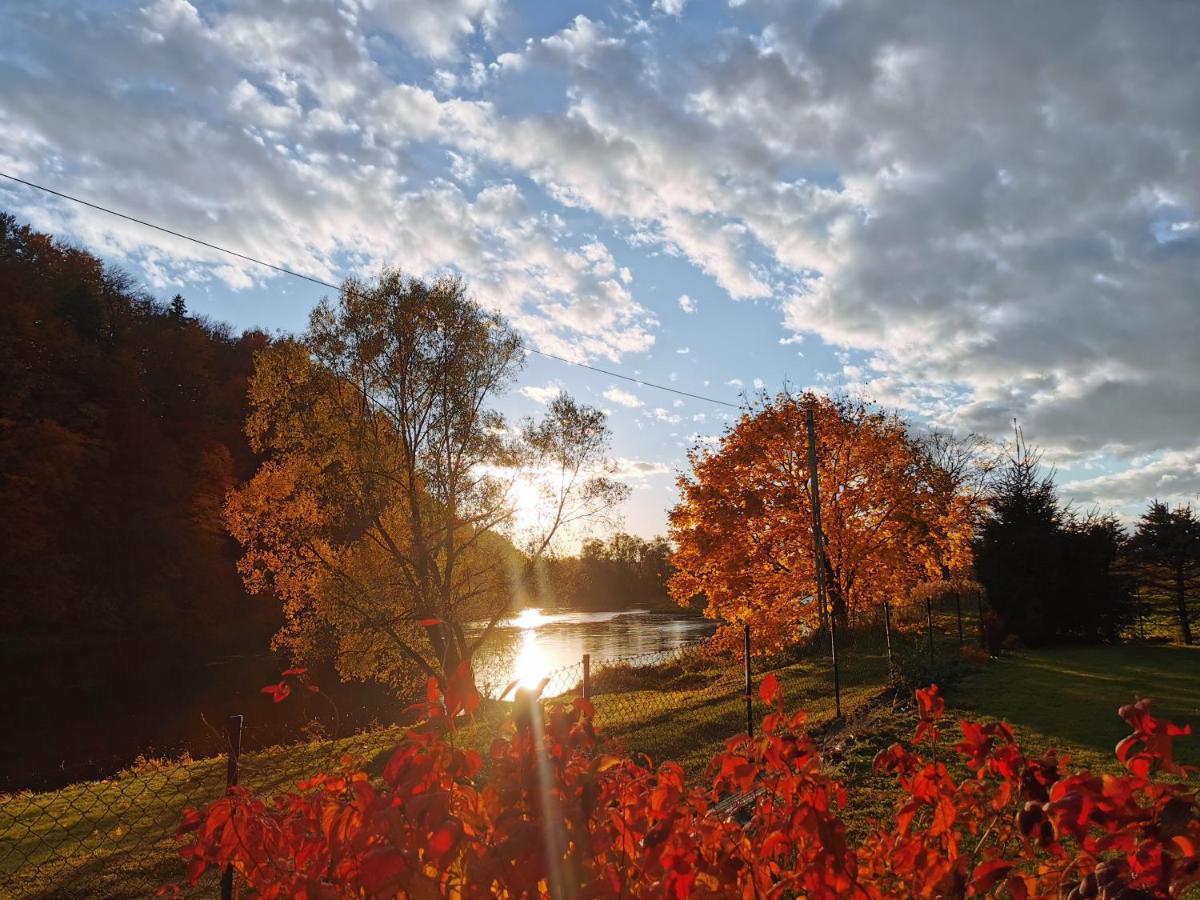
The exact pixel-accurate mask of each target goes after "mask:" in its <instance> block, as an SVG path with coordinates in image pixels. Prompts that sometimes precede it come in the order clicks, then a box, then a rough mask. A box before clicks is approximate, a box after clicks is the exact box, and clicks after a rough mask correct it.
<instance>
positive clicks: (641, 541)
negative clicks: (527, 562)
mask: <svg viewBox="0 0 1200 900" xmlns="http://www.w3.org/2000/svg"><path fill="white" fill-rule="evenodd" d="M670 575H671V545H670V543H669V542H668V541H667V539H666V538H665V537H655V538H651V539H649V540H646V539H645V538H640V537H638V536H636V535H632V534H624V533H618V534H615V535H613V536H612V537H610V538H609V539H608V540H606V541H602V540H596V539H591V540H586V541H584V542H583V545H582V547H581V548H580V551H579V555H578V556H560V557H555V558H552V559H548V560H546V561H545V563H544V564H543V565H542V566H541V569H540V571H539V578H538V580H537V588H536V591H537V594H536V596H535V597H534V598H533V602H534V603H535V605H540V606H551V607H567V608H570V609H576V610H582V611H592V610H617V609H653V610H671V611H674V612H678V611H679V606H678V605H676V604H675V602H674V601H673V600H671V598H670V597H669V596H667V579H668V578H669V577H670Z"/></svg>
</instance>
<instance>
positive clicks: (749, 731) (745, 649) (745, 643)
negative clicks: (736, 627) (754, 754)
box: [742, 625, 754, 737]
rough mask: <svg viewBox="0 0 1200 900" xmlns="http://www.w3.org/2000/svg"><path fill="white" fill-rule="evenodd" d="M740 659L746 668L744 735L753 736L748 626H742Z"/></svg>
mask: <svg viewBox="0 0 1200 900" xmlns="http://www.w3.org/2000/svg"><path fill="white" fill-rule="evenodd" d="M742 628H743V630H742V660H743V662H744V663H745V669H746V737H754V685H753V684H752V683H751V680H750V626H749V625H744V626H742Z"/></svg>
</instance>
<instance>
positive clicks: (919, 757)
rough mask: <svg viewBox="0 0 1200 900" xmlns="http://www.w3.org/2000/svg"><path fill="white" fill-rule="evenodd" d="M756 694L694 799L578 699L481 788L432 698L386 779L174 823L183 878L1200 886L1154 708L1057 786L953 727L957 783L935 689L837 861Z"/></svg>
mask: <svg viewBox="0 0 1200 900" xmlns="http://www.w3.org/2000/svg"><path fill="white" fill-rule="evenodd" d="M464 683H469V680H464ZM761 695H762V697H763V699H764V700H765V702H766V703H767V704H768V705H769V706H771V707H772V710H771V712H770V713H769V714H768V715H767V716H766V717H765V719H764V721H763V729H762V733H761V735H760V736H759V737H757V738H754V739H750V738H747V737H745V736H740V737H738V738H734V739H732V740H731V741H730V742H729V743H728V745H727V748H726V750H725V751H724V752H722V753H720V754H718V755H717V756H716V757H715V758H714V759H713V761H712V763H711V765H710V767H709V773H710V776H711V781H712V788H711V790H707V791H705V790H700V789H695V788H693V789H689V788H687V787H685V785H684V778H683V770H682V769H681V768H680V767H679V766H678V765H676V764H675V763H669V762H668V763H664V764H662V765H660V766H658V767H657V768H653V767H651V765H650V764H649V761H648V760H641V761H639V760H633V759H628V758H622V757H616V756H608V755H604V754H601V753H597V752H596V748H597V744H596V736H595V733H594V731H593V729H592V722H591V715H592V711H591V705H590V704H589V703H588V702H587V701H586V700H582V699H580V700H576V701H574V703H572V704H571V705H569V706H567V705H561V704H558V705H556V704H550V705H548V706H547V708H546V710H545V712H544V713H543V711H542V709H541V707H540V706H539V704H538V702H537V700H536V698H534V697H532V696H531V695H530V694H529V693H527V692H522V693H521V694H519V696H518V700H517V708H518V710H519V712H518V714H517V716H516V717H515V719H514V720H512V721H511V722H510V723H509V724H508V726H507V728H506V730H505V735H504V736H503V737H501V738H497V739H496V741H495V742H494V744H493V746H492V748H491V751H490V754H489V759H488V762H487V766H486V769H485V763H484V759H483V758H482V757H481V756H480V755H479V754H478V753H474V752H472V751H469V750H463V749H461V748H459V747H456V746H455V745H454V743H453V731H454V724H455V718H456V716H457V715H458V713H459V712H460V711H463V710H466V711H470V710H471V709H473V708H474V705H475V704H476V703H477V700H476V699H474V698H473V697H472V696H471V695H469V694H468V693H466V692H465V690H463V689H462V685H461V684H459V685H455V684H454V683H452V684H451V685H450V688H449V690H448V693H447V695H446V697H445V698H442V697H441V696H440V695H439V693H438V691H437V688H436V683H431V686H430V690H429V701H428V704H427V705H426V712H427V714H428V717H429V721H428V724H427V726H425V727H424V728H422V729H419V730H415V731H413V732H411V733H410V734H409V735H408V736H407V737H406V738H405V739H404V741H403V742H402V743H401V744H400V746H399V747H398V748H397V749H396V751H395V753H394V754H393V755H392V757H391V759H390V760H389V762H388V763H387V766H386V767H385V769H384V772H383V776H382V779H380V780H375V781H372V780H371V778H370V777H369V776H368V775H367V774H366V773H365V772H363V771H360V770H358V769H355V768H353V767H347V768H345V769H344V770H342V771H338V772H334V773H330V774H320V775H317V776H315V777H314V778H311V779H309V780H308V781H306V782H303V783H302V784H301V785H300V786H299V788H298V790H297V791H296V792H294V793H290V794H286V795H284V796H282V797H279V798H277V799H276V800H275V801H274V802H273V803H271V804H268V803H266V802H264V800H263V799H261V798H258V797H255V796H253V795H252V794H250V793H249V792H247V791H244V790H240V789H237V788H235V789H233V790H232V791H231V793H230V795H229V796H228V797H226V798H224V799H222V800H219V801H217V802H216V803H214V804H212V805H211V806H209V807H208V808H207V809H206V810H204V811H203V812H196V811H193V810H189V811H187V813H186V814H185V818H184V824H183V826H182V828H181V834H182V835H183V836H184V838H185V840H186V845H185V846H184V848H183V854H184V856H185V858H186V859H187V860H189V862H190V869H189V878H190V879H191V881H192V882H193V883H194V882H195V881H196V879H198V878H199V877H200V875H201V874H202V873H203V872H204V871H206V870H207V869H209V868H211V867H221V866H224V865H226V864H229V865H232V866H233V868H234V869H235V870H236V871H237V872H239V873H240V874H241V876H242V877H243V878H244V879H245V880H246V882H247V884H248V885H249V886H250V888H251V889H252V890H253V891H256V892H257V893H258V894H260V895H262V896H263V897H294V896H308V897H318V896H319V897H362V896H367V897H378V896H396V895H398V894H403V895H405V896H422V897H424V896H456V897H464V898H476V897H478V898H483V897H493V896H503V897H524V896H541V897H546V896H580V897H616V896H622V897H631V898H632V897H663V896H668V897H686V896H689V895H693V894H694V895H698V896H707V897H713V896H719V897H726V896H734V897H746V896H771V897H780V896H804V897H808V898H835V897H851V896H853V897H862V898H883V897H964V896H984V895H986V896H1008V897H1014V898H1017V897H1020V898H1025V897H1034V896H1038V897H1051V896H1053V897H1058V896H1061V895H1063V894H1066V893H1067V892H1068V891H1070V894H1071V896H1073V897H1074V896H1082V897H1088V898H1092V897H1099V898H1115V897H1118V896H1120V897H1129V898H1134V897H1136V898H1164V900H1165V898H1168V897H1175V896H1178V895H1179V894H1180V893H1181V892H1182V891H1183V890H1184V889H1185V888H1187V887H1188V886H1189V885H1191V884H1195V883H1196V882H1197V881H1200V862H1198V860H1197V850H1196V848H1197V845H1198V844H1200V818H1198V816H1197V797H1196V793H1195V791H1194V789H1193V788H1192V787H1191V785H1190V783H1189V782H1188V781H1187V779H1188V778H1190V777H1191V775H1192V774H1193V773H1192V771H1191V770H1189V769H1187V768H1185V767H1183V766H1181V765H1178V764H1176V763H1175V762H1174V761H1173V757H1172V751H1171V743H1172V741H1173V739H1174V738H1175V737H1177V736H1179V735H1182V734H1187V733H1188V731H1187V729H1184V728H1179V727H1177V726H1175V725H1172V724H1170V723H1168V722H1164V721H1160V720H1158V719H1155V718H1154V717H1153V716H1152V715H1151V711H1150V705H1149V702H1148V701H1140V702H1139V703H1137V704H1133V705H1130V706H1126V707H1123V708H1122V709H1121V711H1120V714H1121V716H1122V718H1124V719H1125V721H1126V722H1127V723H1128V724H1129V725H1130V727H1131V728H1132V731H1133V733H1132V734H1131V735H1130V737H1128V738H1126V739H1125V740H1123V741H1122V742H1121V743H1120V744H1118V745H1117V758H1118V760H1119V761H1120V762H1121V764H1122V765H1123V766H1124V769H1125V772H1124V774H1122V775H1119V776H1105V777H1104V778H1100V777H1098V776H1094V775H1092V774H1090V773H1088V772H1077V773H1074V774H1066V771H1065V770H1066V766H1065V762H1066V761H1065V759H1063V758H1062V757H1060V756H1058V755H1057V754H1056V753H1054V752H1053V751H1051V752H1047V753H1044V754H1042V755H1040V756H1026V755H1025V754H1024V753H1023V752H1022V750H1021V748H1020V747H1019V746H1018V745H1017V742H1016V740H1015V738H1014V737H1013V732H1012V730H1011V729H1010V728H1009V727H1008V726H1007V725H1005V724H1003V723H995V724H987V725H980V724H977V723H974V722H962V723H960V728H961V733H962V740H960V741H959V742H958V743H957V744H955V745H954V748H955V750H956V751H957V753H958V755H959V757H960V760H961V765H959V766H956V767H954V769H955V770H956V771H961V772H963V773H965V774H963V775H962V777H961V779H960V778H959V777H957V776H956V775H954V774H952V770H951V768H950V767H948V766H947V765H946V764H945V763H943V762H940V761H939V758H940V757H944V754H945V750H944V749H941V744H942V743H945V741H944V740H943V738H942V736H941V729H942V722H941V717H942V713H943V711H944V703H943V701H942V698H941V696H940V694H939V691H938V689H937V688H936V687H933V688H929V689H926V690H921V691H918V692H917V706H918V711H919V723H918V726H917V730H916V734H915V735H914V736H913V738H912V740H911V741H909V742H907V743H903V744H899V743H898V744H893V745H892V746H891V747H889V748H887V749H886V750H884V751H882V752H881V753H880V754H879V755H878V756H877V758H876V760H875V767H876V769H877V770H878V771H880V772H882V773H886V774H889V775H891V776H893V777H894V778H895V779H896V781H897V783H898V785H899V787H900V792H901V797H900V800H899V801H898V802H897V806H896V812H895V817H894V819H893V820H892V821H887V822H883V823H880V825H879V826H878V827H877V828H876V829H875V830H874V831H872V832H871V833H869V834H868V835H867V836H866V837H865V838H864V839H863V840H862V841H861V842H860V843H858V844H857V845H853V846H852V845H851V844H850V842H849V839H848V837H847V831H846V827H845V825H844V824H843V822H842V819H841V810H842V808H843V807H844V805H845V803H846V791H845V789H844V788H843V786H842V785H841V784H839V783H838V782H836V781H834V780H832V779H831V778H829V777H828V776H827V775H826V774H825V773H824V772H823V770H822V766H821V760H820V757H819V755H818V753H817V749H816V745H815V743H814V742H813V740H812V739H811V738H810V737H809V736H808V735H807V734H806V733H805V732H804V730H803V726H804V714H803V713H797V714H795V715H792V716H788V715H785V714H784V712H783V703H782V698H781V695H780V691H779V683H778V680H777V679H776V678H775V676H773V675H772V676H768V677H767V678H765V679H764V680H763V684H762V686H761ZM543 716H544V718H543ZM1160 775H1165V776H1167V778H1165V779H1160V778H1158V777H1157V776H1160ZM732 794H740V795H742V796H748V797H753V805H752V812H751V813H750V816H749V820H748V821H747V822H745V823H740V822H737V821H734V820H733V819H732V818H731V817H730V816H728V815H727V814H722V813H720V812H719V810H718V808H717V807H716V802H717V801H718V800H719V799H720V798H722V797H726V796H729V795H732ZM1072 886H1074V888H1072ZM176 890H178V888H176Z"/></svg>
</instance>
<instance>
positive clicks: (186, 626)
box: [0, 214, 278, 647]
mask: <svg viewBox="0 0 1200 900" xmlns="http://www.w3.org/2000/svg"><path fill="white" fill-rule="evenodd" d="M267 342H268V339H267V337H266V335H264V334H261V333H258V332H248V333H246V334H243V335H240V336H238V335H234V334H233V333H232V332H231V330H230V329H229V327H228V326H225V325H219V324H213V323H209V322H206V321H204V320H203V319H199V318H196V317H194V316H191V315H189V314H188V311H187V307H186V304H185V302H184V300H183V298H181V297H178V296H176V297H175V299H174V300H173V301H172V302H171V303H169V304H166V305H164V304H161V303H158V302H155V301H154V300H153V299H152V298H151V297H149V296H148V295H146V294H145V293H144V292H143V291H142V290H141V289H140V288H138V287H137V286H136V285H135V284H134V282H133V281H132V280H131V279H130V278H129V277H128V276H126V275H124V274H123V273H121V272H120V271H117V270H114V269H112V268H108V267H105V266H104V265H103V263H101V261H100V260H98V259H97V258H96V257H95V256H93V255H92V254H90V253H88V252H86V251H83V250H79V249H75V248H72V247H70V246H67V245H65V244H63V243H60V242H58V241H56V240H54V239H53V238H51V237H50V236H48V235H45V234H40V233H38V232H36V231H33V230H31V229H30V228H28V227H25V226H20V225H18V224H17V222H16V221H15V220H14V219H13V218H12V217H11V216H8V215H3V214H0V384H3V386H4V387H3V391H0V509H2V510H3V515H0V569H2V570H3V572H4V578H3V580H2V581H0V630H3V631H6V632H8V633H9V634H14V633H16V634H22V635H30V634H38V633H45V634H53V635H55V636H60V637H61V636H64V635H65V636H75V635H79V634H105V635H110V634H135V633H136V634H137V635H138V636H142V637H144V636H153V635H157V634H162V635H164V636H166V637H176V638H179V639H181V640H187V641H189V642H202V641H204V640H205V639H208V638H214V637H217V636H221V637H222V639H223V641H224V643H226V645H228V643H229V639H230V636H231V634H233V635H234V636H235V637H236V638H237V639H239V640H241V641H243V643H245V644H251V645H256V646H259V647H262V646H264V644H265V642H266V640H267V638H268V637H269V635H270V634H271V633H272V631H273V630H274V628H275V627H277V618H278V616H277V613H276V612H274V611H273V610H272V608H271V605H270V604H264V603H260V602H256V603H250V602H249V601H248V600H247V598H246V596H245V592H244V591H243V589H242V584H241V580H240V579H239V578H238V575H237V572H236V570H235V568H234V563H235V561H236V559H237V555H238V548H237V546H236V544H235V543H234V542H233V540H232V539H231V538H229V537H228V535H227V534H226V532H225V527H224V522H223V519H222V504H223V502H224V497H225V492H226V491H227V490H228V489H229V488H230V487H231V486H232V485H234V484H235V483H237V482H238V481H241V480H243V479H245V478H247V477H249V475H250V474H252V473H253V471H254V465H255V459H254V457H253V454H252V453H251V452H250V448H249V446H248V445H247V442H246V439H245V437H244V435H243V433H242V429H243V425H244V422H245V419H246V381H247V378H248V376H249V374H250V372H251V370H252V357H253V354H254V352H255V351H256V350H258V349H259V348H261V347H263V346H265V345H266V344H267Z"/></svg>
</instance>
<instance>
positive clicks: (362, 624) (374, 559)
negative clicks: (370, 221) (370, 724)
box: [226, 271, 628, 686]
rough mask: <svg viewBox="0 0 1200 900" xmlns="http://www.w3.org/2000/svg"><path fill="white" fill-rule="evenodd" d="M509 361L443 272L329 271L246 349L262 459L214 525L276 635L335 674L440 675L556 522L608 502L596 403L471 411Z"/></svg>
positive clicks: (495, 387) (494, 387)
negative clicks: (280, 329) (537, 416)
mask: <svg viewBox="0 0 1200 900" xmlns="http://www.w3.org/2000/svg"><path fill="white" fill-rule="evenodd" d="M523 359H524V352H523V349H522V343H521V340H520V337H519V336H518V335H517V334H516V333H515V332H514V331H513V330H512V329H511V328H510V327H509V326H508V325H507V324H506V323H505V321H504V320H503V319H502V318H501V317H500V316H499V315H497V314H493V313H488V312H485V311H484V310H482V309H481V308H480V307H479V306H478V305H476V304H475V303H474V302H473V301H472V299H471V298H470V297H468V296H467V294H466V290H465V288H464V287H463V285H462V284H461V282H459V281H457V280H454V279H442V280H439V281H435V282H433V283H428V284H427V283H425V282H422V281H419V280H415V279H410V278H406V277H404V276H403V275H402V274H400V273H399V272H395V271H386V272H384V273H383V275H382V276H380V278H379V280H378V281H377V282H376V283H374V284H363V283H359V282H354V281H351V282H348V283H347V284H346V285H345V286H344V287H343V289H342V291H341V295H340V297H339V298H338V300H337V302H336V303H330V302H328V301H322V302H321V304H320V305H318V307H317V308H316V309H315V310H314V311H313V313H312V316H311V318H310V321H309V327H308V330H307V331H306V332H305V333H304V334H303V335H302V336H300V337H299V338H297V339H294V340H281V341H277V342H275V343H274V344H273V345H272V346H271V347H270V348H268V349H266V350H264V351H262V352H261V353H259V354H258V356H257V357H256V360H255V372H254V377H253V378H252V380H251V383H250V415H249V418H248V420H247V423H246V433H247V435H248V436H249V438H250V443H251V446H252V447H253V448H254V449H255V450H256V451H257V452H259V453H261V454H262V455H263V456H264V457H265V459H264V462H263V463H262V465H261V466H260V467H259V469H258V472H257V473H256V474H255V476H254V477H253V478H252V479H251V480H250V482H249V483H247V484H246V485H244V486H242V487H241V488H239V489H238V490H236V491H233V492H231V494H230V495H229V498H228V501H227V504H226V521H227V524H228V527H229V530H230V532H231V533H232V534H233V535H234V537H236V538H237V540H238V541H239V542H240V543H241V545H242V547H243V550H244V554H243V556H242V559H241V560H240V563H239V569H240V571H241V573H242V576H243V578H244V580H245V582H246V585H247V586H248V587H249V589H250V590H251V591H252V592H259V591H264V590H268V589H270V590H273V591H274V593H275V594H276V596H278V597H279V598H280V599H281V601H282V603H283V611H284V617H285V625H284V628H283V630H282V631H281V632H280V633H279V635H278V636H277V638H276V643H277V645H281V646H284V647H286V648H287V649H288V650H289V651H290V652H291V653H292V655H293V657H294V658H296V659H297V660H301V659H311V658H313V657H314V656H317V655H323V654H325V653H329V652H332V654H333V655H334V657H335V660H336V663H337V666H338V669H339V671H340V673H341V674H342V675H343V676H345V677H348V678H357V679H363V680H366V679H374V680H378V681H382V682H384V683H387V684H391V685H396V686H403V685H409V684H412V683H414V680H415V683H416V684H417V685H420V684H422V683H423V682H424V679H425V678H426V677H428V676H434V677H435V678H438V679H439V680H443V681H444V680H445V678H446V677H448V675H449V674H450V673H453V672H454V671H456V670H457V668H458V666H459V664H460V663H461V662H462V661H464V660H470V659H471V658H472V657H473V656H474V655H475V654H476V653H477V652H478V651H479V649H480V648H481V647H482V646H484V645H485V643H486V641H487V640H488V639H489V637H491V636H492V635H493V633H494V629H495V627H496V625H497V623H498V622H499V621H500V620H501V619H502V618H503V617H504V616H505V615H507V614H508V613H509V612H510V611H511V609H512V608H513V605H514V601H515V598H516V597H517V596H518V593H519V591H520V589H521V588H522V586H523V585H524V584H525V583H526V581H527V580H528V579H529V577H530V576H531V574H532V568H533V565H534V564H535V562H536V561H537V560H538V559H539V558H540V557H541V556H542V555H543V554H545V552H546V551H547V550H548V548H550V547H551V546H552V543H553V541H554V540H555V536H556V535H558V534H560V533H561V531H562V529H564V528H568V527H571V526H576V525H578V524H579V523H582V522H583V521H585V520H587V519H591V518H595V517H598V516H604V515H605V514H606V513H607V511H608V510H610V509H611V508H612V507H613V506H614V505H615V504H616V503H618V502H619V501H620V500H621V499H622V498H623V497H624V496H625V494H626V493H627V491H628V488H627V487H626V486H625V485H623V484H621V483H620V482H618V481H616V480H614V479H613V478H612V477H610V475H611V469H612V466H611V463H610V461H609V460H608V458H607V447H608V440H609V433H608V429H607V426H606V424H605V416H604V413H602V412H601V411H599V410H597V409H593V408H591V407H587V406H583V405H581V404H578V403H576V402H575V401H573V400H572V399H571V398H570V397H568V396H567V395H565V394H560V395H559V396H558V397H557V398H555V399H554V400H553V401H552V402H551V403H549V404H548V406H547V411H546V414H545V416H544V417H543V418H542V419H541V420H540V421H537V422H534V421H532V420H529V421H526V422H525V423H524V424H523V426H521V427H518V428H510V427H509V426H508V425H507V424H506V423H505V420H504V419H503V417H502V416H501V415H500V414H499V413H497V412H495V411H493V410H492V409H490V408H489V407H490V404H491V403H492V402H493V401H494V399H495V398H496V397H497V396H498V395H499V394H501V393H503V392H504V391H505V390H506V389H507V388H509V387H510V386H511V385H512V383H513V380H514V378H515V376H516V373H517V371H518V370H519V369H520V367H521V365H522V362H523ZM534 478H539V479H540V481H537V482H534V481H532V480H531V479H534ZM535 483H536V484H539V485H542V484H544V485H546V487H545V488H544V489H540V490H539V496H538V501H537V502H538V504H539V507H540V508H539V513H540V515H538V516H537V517H536V520H535V523H534V524H533V525H531V526H530V530H529V531H528V532H527V533H525V534H523V535H518V533H517V532H518V527H517V523H516V522H515V509H514V500H513V489H514V485H516V484H525V485H527V486H528V485H531V484H535ZM513 538H521V539H523V540H524V547H523V550H524V551H525V552H520V551H519V550H518V549H517V548H516V547H515V546H514V544H513V543H512V542H511V539H513Z"/></svg>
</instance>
